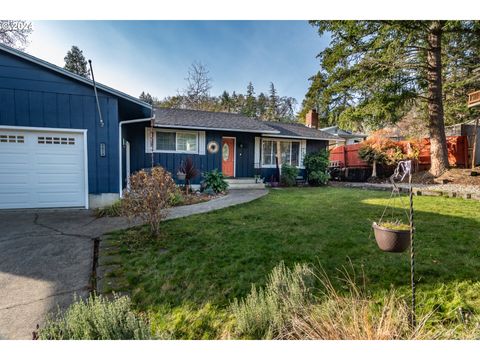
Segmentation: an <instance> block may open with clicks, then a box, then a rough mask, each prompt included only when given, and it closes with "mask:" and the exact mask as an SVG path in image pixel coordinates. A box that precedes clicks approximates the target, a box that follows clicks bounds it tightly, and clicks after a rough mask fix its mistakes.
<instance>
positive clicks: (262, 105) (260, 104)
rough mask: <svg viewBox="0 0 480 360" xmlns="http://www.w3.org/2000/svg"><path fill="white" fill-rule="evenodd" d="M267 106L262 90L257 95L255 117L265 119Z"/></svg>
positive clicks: (266, 99)
mask: <svg viewBox="0 0 480 360" xmlns="http://www.w3.org/2000/svg"><path fill="white" fill-rule="evenodd" d="M267 107H268V98H267V96H266V95H265V94H264V93H263V92H261V93H260V94H258V96H257V117H258V118H260V119H263V120H264V119H266V114H267Z"/></svg>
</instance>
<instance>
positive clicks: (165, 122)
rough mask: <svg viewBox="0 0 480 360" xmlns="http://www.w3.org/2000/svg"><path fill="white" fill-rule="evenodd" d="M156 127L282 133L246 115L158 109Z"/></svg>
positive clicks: (156, 111) (156, 110)
mask: <svg viewBox="0 0 480 360" xmlns="http://www.w3.org/2000/svg"><path fill="white" fill-rule="evenodd" d="M155 126H157V127H169V128H184V129H209V130H224V131H236V132H254V133H268V134H279V133H280V132H279V131H278V130H276V129H274V128H272V127H270V126H269V125H267V124H266V123H265V122H264V121H261V120H258V119H256V118H251V117H248V116H245V115H241V114H234V113H225V112H213V111H200V110H187V109H166V108H156V109H155Z"/></svg>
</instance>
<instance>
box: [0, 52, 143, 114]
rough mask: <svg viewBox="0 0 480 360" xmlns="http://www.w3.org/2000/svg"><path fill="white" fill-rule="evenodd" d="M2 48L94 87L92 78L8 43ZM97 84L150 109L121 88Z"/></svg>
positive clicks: (106, 90) (109, 91)
mask: <svg viewBox="0 0 480 360" xmlns="http://www.w3.org/2000/svg"><path fill="white" fill-rule="evenodd" d="M0 50H3V51H5V52H7V53H9V54H12V55H15V56H18V57H20V58H22V59H24V60H27V61H30V62H33V63H35V64H37V65H40V66H42V67H45V68H47V69H49V70H52V71H55V72H57V73H59V74H61V75H64V76H67V77H69V78H71V79H73V80H76V81H79V82H82V83H84V84H87V85H89V86H92V87H93V81H92V80H90V79H87V78H84V77H83V76H80V75H77V74H74V73H72V72H70V71H68V70H65V69H63V68H61V67H59V66H57V65H54V64H52V63H49V62H48V61H45V60H42V59H39V58H37V57H35V56H33V55H30V54H27V53H25V52H23V51H20V50H17V49H14V48H11V47H10V46H7V45H4V44H0ZM95 85H96V86H97V89H99V90H102V91H104V92H106V93H109V94H112V95H115V96H118V97H119V98H122V99H125V100H128V101H131V102H133V103H136V104H137V105H141V106H144V107H146V108H148V109H150V108H151V106H150V104H147V103H146V102H143V101H141V100H140V99H137V98H136V97H134V96H131V95H128V94H125V93H124V92H121V91H119V90H116V89H114V88H111V87H109V86H106V85H103V84H101V83H99V82H95Z"/></svg>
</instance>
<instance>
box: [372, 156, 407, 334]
mask: <svg viewBox="0 0 480 360" xmlns="http://www.w3.org/2000/svg"><path fill="white" fill-rule="evenodd" d="M406 176H408V184H409V204H408V205H406V204H405V202H404V200H403V198H402V196H401V194H400V188H399V187H398V185H397V184H396V181H403V180H404V179H405V177H406ZM390 182H391V183H392V192H391V193H390V198H389V199H388V202H387V205H386V206H385V209H384V210H383V213H382V215H381V217H380V219H379V220H378V222H374V223H373V224H372V228H373V231H374V234H375V240H376V242H377V245H378V247H379V248H380V249H381V250H382V251H386V252H394V253H400V252H404V251H405V250H407V249H408V248H409V247H410V285H411V289H412V303H411V306H412V310H411V325H412V327H413V328H414V327H415V326H416V318H415V307H416V304H415V303H416V299H415V246H414V231H415V228H414V223H413V191H412V161H411V160H404V161H400V162H399V163H398V166H397V168H396V169H395V172H394V173H393V175H392V176H391V177H390ZM397 199H398V200H399V202H400V205H401V207H402V208H403V210H404V211H405V215H406V219H407V223H404V222H402V221H401V220H400V219H398V218H395V216H394V210H395V205H396V200H397ZM407 208H408V210H407ZM390 209H391V212H390V211H389V210H390ZM388 218H389V221H388V220H385V219H388Z"/></svg>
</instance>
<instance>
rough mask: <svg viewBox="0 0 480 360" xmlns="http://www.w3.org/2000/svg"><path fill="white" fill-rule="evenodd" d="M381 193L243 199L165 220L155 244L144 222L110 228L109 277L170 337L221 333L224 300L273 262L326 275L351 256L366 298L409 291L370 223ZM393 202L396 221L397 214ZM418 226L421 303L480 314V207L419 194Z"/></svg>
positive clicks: (383, 197)
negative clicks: (115, 256)
mask: <svg viewBox="0 0 480 360" xmlns="http://www.w3.org/2000/svg"><path fill="white" fill-rule="evenodd" d="M388 196H389V194H387V193H383V192H376V191H364V190H354V189H341V188H332V187H325V188H303V189H282V190H277V191H275V190H272V191H271V192H270V194H269V195H267V196H266V197H264V198H261V199H259V200H256V201H254V202H252V203H249V204H245V205H240V206H236V207H232V208H228V209H224V210H219V211H215V212H212V213H208V214H202V215H195V216H191V217H188V218H184V219H177V220H171V221H167V222H165V223H164V224H163V227H162V231H163V236H162V238H161V239H160V240H148V232H147V230H146V229H145V228H135V229H130V230H126V231H121V232H117V233H114V234H112V242H114V243H118V244H120V245H119V246H120V254H121V258H122V262H121V264H120V267H119V269H117V270H116V275H117V276H121V277H123V278H125V279H126V280H127V281H126V283H127V284H128V286H127V288H126V289H125V290H127V291H129V292H130V293H131V295H132V299H133V302H134V304H135V306H136V307H137V308H138V309H139V310H142V311H148V312H149V313H150V314H151V315H152V318H153V319H154V320H153V323H154V326H156V327H157V328H158V329H160V330H162V331H166V332H168V334H169V336H171V337H174V338H214V337H221V336H222V335H223V332H224V331H225V328H228V324H229V323H230V318H229V315H228V313H227V308H228V306H229V304H230V303H231V302H232V301H233V299H235V298H237V297H243V296H245V295H246V294H248V293H249V291H250V289H251V285H252V284H257V285H263V284H265V281H266V276H267V275H268V274H269V273H270V271H271V270H272V269H273V268H274V267H275V265H277V264H278V263H279V262H280V261H284V262H285V264H286V265H287V266H291V265H293V264H294V263H296V262H307V263H308V262H310V263H315V264H320V265H321V266H322V267H323V268H324V269H325V271H326V272H327V274H329V275H330V276H331V277H332V278H335V277H336V276H338V269H341V268H342V267H344V266H349V262H350V261H351V263H352V264H353V266H354V268H355V269H356V270H357V275H358V274H361V273H362V272H363V273H364V276H365V281H366V287H367V289H368V290H369V291H370V292H371V293H372V295H373V296H376V294H378V296H380V294H383V293H385V291H386V290H388V289H389V288H390V287H391V286H394V287H396V288H398V290H399V291H400V293H403V294H405V295H408V294H409V281H410V278H409V276H410V270H409V254H408V253H403V254H391V253H383V252H381V251H380V250H379V249H378V248H377V245H376V243H375V240H374V237H373V232H372V229H371V224H372V222H373V221H378V219H379V218H380V216H381V214H382V212H383V210H384V207H385V205H386V203H387V201H388ZM405 200H406V199H405ZM405 203H406V201H405ZM396 206H397V207H398V208H396V209H395V211H394V217H395V218H396V219H398V218H401V216H402V211H403V210H402V209H401V208H399V206H400V203H399V202H398V201H397V203H396ZM384 220H385V219H384ZM415 228H416V234H415V236H416V254H417V261H416V272H417V281H418V285H417V290H418V298H419V303H420V306H423V307H425V308H428V309H433V308H435V307H436V308H438V309H439V311H440V313H441V314H442V315H443V316H446V317H455V316H456V315H455V311H456V309H457V308H458V307H462V308H463V309H467V310H468V311H478V312H480V278H479V276H480V230H479V229H480V203H479V202H476V201H469V200H462V199H448V198H442V197H416V198H415ZM145 239H147V240H145ZM334 283H335V280H334ZM336 285H337V286H341V284H340V283H338V282H336Z"/></svg>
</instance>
